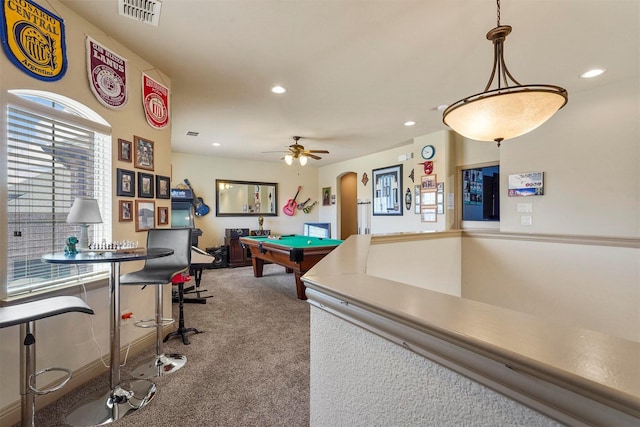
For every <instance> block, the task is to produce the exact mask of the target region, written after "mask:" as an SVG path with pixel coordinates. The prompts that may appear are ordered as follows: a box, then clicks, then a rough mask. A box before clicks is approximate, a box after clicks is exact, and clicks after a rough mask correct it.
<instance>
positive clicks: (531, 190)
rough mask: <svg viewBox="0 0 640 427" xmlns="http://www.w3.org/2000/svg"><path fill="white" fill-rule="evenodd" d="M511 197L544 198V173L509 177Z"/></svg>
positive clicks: (520, 174)
mask: <svg viewBox="0 0 640 427" xmlns="http://www.w3.org/2000/svg"><path fill="white" fill-rule="evenodd" d="M508 194H509V197H524V196H542V195H543V194H544V172H529V173H519V174H515V175H509V193H508Z"/></svg>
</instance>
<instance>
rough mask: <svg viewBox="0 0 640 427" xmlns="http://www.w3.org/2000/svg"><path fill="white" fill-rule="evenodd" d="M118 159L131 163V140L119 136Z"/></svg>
mask: <svg viewBox="0 0 640 427" xmlns="http://www.w3.org/2000/svg"><path fill="white" fill-rule="evenodd" d="M118 160H120V161H121V162H129V163H131V142H129V141H125V140H124V139H120V138H118Z"/></svg>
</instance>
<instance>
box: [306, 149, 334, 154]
mask: <svg viewBox="0 0 640 427" xmlns="http://www.w3.org/2000/svg"><path fill="white" fill-rule="evenodd" d="M306 152H307V153H324V154H329V152H328V151H327V150H306Z"/></svg>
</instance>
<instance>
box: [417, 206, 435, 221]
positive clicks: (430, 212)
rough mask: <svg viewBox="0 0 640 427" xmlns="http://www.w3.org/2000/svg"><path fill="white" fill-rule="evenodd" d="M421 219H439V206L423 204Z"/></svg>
mask: <svg viewBox="0 0 640 427" xmlns="http://www.w3.org/2000/svg"><path fill="white" fill-rule="evenodd" d="M420 220H421V221H422V222H436V221H437V220H438V214H437V208H436V207H435V206H423V207H422V208H421V210H420Z"/></svg>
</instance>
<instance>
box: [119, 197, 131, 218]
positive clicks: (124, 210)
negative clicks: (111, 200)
mask: <svg viewBox="0 0 640 427" xmlns="http://www.w3.org/2000/svg"><path fill="white" fill-rule="evenodd" d="M118 221H120V222H129V221H133V201H131V200H120V202H119V203H118Z"/></svg>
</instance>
